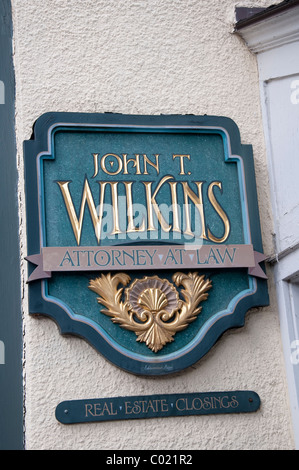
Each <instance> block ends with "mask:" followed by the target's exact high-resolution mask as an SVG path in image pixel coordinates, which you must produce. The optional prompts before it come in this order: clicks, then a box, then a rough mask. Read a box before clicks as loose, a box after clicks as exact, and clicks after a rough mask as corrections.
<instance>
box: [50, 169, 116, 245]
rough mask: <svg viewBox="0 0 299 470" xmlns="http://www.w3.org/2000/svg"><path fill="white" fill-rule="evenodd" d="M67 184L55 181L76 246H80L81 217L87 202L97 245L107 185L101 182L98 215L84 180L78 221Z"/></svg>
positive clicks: (67, 182) (86, 182)
mask: <svg viewBox="0 0 299 470" xmlns="http://www.w3.org/2000/svg"><path fill="white" fill-rule="evenodd" d="M69 183H70V181H57V184H58V186H59V188H60V190H61V193H62V196H63V199H64V203H65V206H66V209H67V213H68V216H69V218H70V221H71V225H72V228H73V232H74V235H75V238H76V241H77V244H78V245H79V244H80V239H81V233H82V224H83V216H84V210H85V204H86V202H87V205H88V208H89V212H90V215H91V220H92V223H93V226H94V231H95V236H96V238H97V241H98V243H99V241H100V237H101V228H102V218H103V207H104V193H105V188H106V185H107V184H108V183H106V182H103V183H100V188H101V190H100V193H101V196H100V213H99V215H98V214H97V210H96V207H95V203H94V200H93V197H92V193H91V190H90V187H89V183H88V181H87V178H86V179H85V183H84V188H83V195H82V200H81V208H80V215H79V219H78V217H77V214H76V211H75V208H74V204H73V200H72V197H71V195H70V190H69Z"/></svg>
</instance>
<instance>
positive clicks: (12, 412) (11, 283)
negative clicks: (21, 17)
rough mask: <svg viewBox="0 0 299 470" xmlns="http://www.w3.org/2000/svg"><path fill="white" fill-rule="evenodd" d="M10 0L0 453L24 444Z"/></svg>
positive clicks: (3, 127)
mask: <svg viewBox="0 0 299 470" xmlns="http://www.w3.org/2000/svg"><path fill="white" fill-rule="evenodd" d="M14 115H15V78H14V67H13V59H12V13H11V4H10V0H1V2H0V163H1V171H0V216H1V224H0V240H1V264H0V299H1V307H0V450H21V449H23V448H24V445H23V387H22V384H23V380H22V314H21V294H20V292H21V289H20V286H21V283H20V254H19V221H18V199H17V182H18V174H17V166H16V139H15V118H14Z"/></svg>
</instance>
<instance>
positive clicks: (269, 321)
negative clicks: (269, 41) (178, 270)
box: [12, 0, 293, 450]
mask: <svg viewBox="0 0 299 470" xmlns="http://www.w3.org/2000/svg"><path fill="white" fill-rule="evenodd" d="M271 3H275V2H273V0H272V1H271ZM276 3H277V2H276ZM236 4H237V2H235V1H233V0H225V1H219V0H129V1H128V0H109V1H107V0H97V1H94V0H68V1H66V0H13V1H12V7H13V21H14V62H15V73H16V127H17V149H18V154H17V158H18V168H19V174H20V182H19V201H20V234H21V250H22V257H24V256H26V254H27V253H26V237H25V234H26V225H25V224H26V221H25V207H24V205H25V200H24V187H23V154H22V144H23V141H24V140H26V139H28V138H30V136H31V131H32V125H33V123H34V121H35V120H36V119H37V118H38V117H39V116H40V115H41V114H43V113H44V112H47V111H77V112H105V111H111V112H119V113H131V114H160V113H163V114H213V115H224V116H228V117H231V118H232V119H234V120H235V122H236V123H237V125H238V126H239V128H240V132H241V138H242V143H244V144H246V143H249V144H253V151H254V157H255V164H256V177H257V185H258V195H259V203H260V216H261V222H262V235H263V241H264V251H265V253H266V254H271V253H272V235H271V230H272V223H271V209H270V201H269V189H268V183H267V179H268V177H267V164H266V157H265V147H264V140H263V134H262V123H261V112H260V104H259V89H258V78H257V66H256V60H255V57H254V56H253V55H251V53H250V52H249V51H248V50H247V48H246V46H245V45H244V43H243V42H242V41H241V40H240V38H238V37H237V36H236V35H234V34H232V29H233V26H232V25H233V21H234V7H235V5H236ZM269 4H270V2H269V1H267V0H256V1H255V2H254V6H268V5H269ZM239 6H240V5H239ZM242 6H252V3H251V2H248V1H245V0H244V1H243V2H242ZM22 274H23V286H22V292H23V312H22V313H23V317H24V350H25V353H24V382H25V407H26V413H25V426H26V427H25V438H26V448H27V449H154V450H155V449H288V448H292V447H293V437H292V430H291V424H290V415H289V405H288V396H287V387H286V381H285V372H284V364H283V356H282V350H281V340H280V329H279V321H278V315H277V307H276V300H275V290H274V287H273V283H272V280H271V272H269V275H270V280H269V288H270V298H271V305H270V307H268V308H264V309H255V310H253V311H251V312H249V313H248V315H247V321H246V325H245V327H244V328H243V329H239V330H236V331H230V332H228V333H226V334H225V335H224V336H223V337H222V338H221V340H220V341H219V342H218V343H217V345H216V347H214V348H213V349H212V350H211V351H210V352H209V353H208V355H207V356H206V357H205V358H204V359H203V360H201V361H200V362H199V363H198V364H197V365H196V366H194V367H192V368H190V369H188V370H186V371H183V372H181V373H179V374H176V375H174V376H170V377H165V378H145V377H135V376H133V375H131V374H127V373H125V372H123V371H121V370H118V369H117V368H116V367H114V366H112V365H110V364H109V363H108V362H107V361H106V360H105V359H103V358H102V357H101V356H100V355H99V354H98V353H97V352H95V351H94V350H93V349H92V348H91V347H90V346H89V345H88V344H87V343H85V342H84V341H83V340H80V339H78V338H74V337H71V338H69V337H62V336H61V335H60V334H59V331H58V328H57V326H56V325H55V324H54V322H52V321H51V320H49V319H46V318H39V319H37V318H31V317H29V315H28V306H27V286H26V283H25V281H26V280H25V274H26V266H25V264H24V265H23V266H22ZM233 389H251V390H255V391H256V392H257V393H258V394H259V395H260V397H261V402H262V405H261V409H260V410H259V411H258V412H257V413H255V414H248V415H246V414H243V415H242V414H241V415H222V416H220V415H218V416H217V415H214V416H201V417H187V418H167V419H162V418H160V419H153V420H137V421H120V422H107V423H99V424H96V423H94V424H84V425H73V426H64V425H62V424H60V423H58V422H57V421H56V419H55V415H54V411H55V408H56V406H57V404H58V403H59V402H60V401H64V400H68V399H80V398H92V397H110V396H118V395H135V394H154V393H170V392H177V393H179V392H203V391H212V390H233Z"/></svg>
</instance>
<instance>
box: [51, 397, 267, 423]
mask: <svg viewBox="0 0 299 470" xmlns="http://www.w3.org/2000/svg"><path fill="white" fill-rule="evenodd" d="M259 407H260V397H259V396H258V394H257V393H256V392H253V391H251V390H236V391H227V392H223V391H222V392H207V393H173V394H161V395H145V396H138V395H137V396H129V397H110V398H93V399H85V400H68V401H63V402H61V403H59V405H58V406H57V407H56V412H55V415H56V419H57V420H58V421H60V422H61V423H63V424H75V423H92V422H100V421H115V420H125V419H147V418H167V417H169V416H176V417H178V416H198V415H208V414H230V413H252V412H254V411H257V410H258V409H259Z"/></svg>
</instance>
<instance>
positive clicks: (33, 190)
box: [24, 112, 269, 375]
mask: <svg viewBox="0 0 299 470" xmlns="http://www.w3.org/2000/svg"><path fill="white" fill-rule="evenodd" d="M61 126H76V127H93V126H94V127H101V126H102V127H110V128H112V129H113V128H114V129H117V128H120V127H121V128H126V127H130V128H133V129H134V128H142V127H145V128H147V129H149V128H153V129H154V128H160V129H165V130H166V129H174V128H176V127H179V128H186V129H190V128H193V129H194V128H195V129H196V128H197V129H199V128H200V129H202V130H203V129H206V130H208V129H210V130H214V132H215V131H216V129H217V130H218V132H223V133H224V135H225V136H226V138H227V145H228V149H229V158H231V159H232V158H238V159H240V162H241V165H242V169H243V171H242V175H239V178H240V177H242V178H243V186H244V190H245V196H246V209H247V218H248V220H247V223H248V227H249V236H250V240H247V243H248V242H251V244H252V245H253V248H254V250H255V251H257V252H259V253H263V245H262V237H261V228H260V218H259V210H258V199H257V189H256V181H255V170H254V159H253V152H252V146H251V145H247V144H246V145H244V144H241V139H240V132H239V129H238V127H237V125H236V123H235V122H234V121H233V120H232V119H230V118H227V117H223V116H206V115H204V116H195V115H125V114H114V113H104V114H98V113H68V112H50V113H45V114H43V115H42V116H40V117H39V118H38V119H37V121H36V122H35V124H34V128H33V134H32V136H31V139H30V140H27V141H25V142H24V160H25V165H24V166H25V195H26V214H27V250H28V256H29V255H34V254H37V253H39V252H40V250H41V248H42V238H43V237H42V233H41V232H42V229H41V221H40V210H41V208H40V204H41V196H40V188H39V177H40V174H39V159H40V157H41V155H47V154H48V155H50V154H51V136H52V132H53V130H54V129H55V128H57V127H61ZM261 266H262V267H263V269H265V266H264V263H261ZM33 269H34V266H33V265H32V264H31V263H28V277H29V276H30V274H31V273H32V271H33ZM45 282H46V281H43V280H35V281H33V282H31V283H30V284H29V312H30V314H32V315H34V314H41V315H46V316H49V317H51V318H52V319H53V320H54V321H55V322H56V324H57V325H58V327H59V330H60V334H62V335H68V334H72V335H75V336H79V337H82V338H84V339H85V340H86V341H87V342H88V343H90V344H91V345H92V346H93V347H94V348H95V349H96V350H97V351H99V352H100V353H101V354H102V355H103V356H104V357H105V358H106V359H107V360H108V361H109V362H111V363H113V364H114V365H116V366H118V367H120V368H121V369H123V370H126V371H127V372H131V373H133V374H137V375H166V374H171V373H176V372H178V371H180V370H182V369H186V368H188V367H189V366H192V365H193V364H194V363H196V362H198V361H199V360H200V359H201V358H202V357H203V356H205V355H206V354H207V353H208V352H209V350H210V349H211V348H212V347H213V346H214V344H215V343H216V342H217V341H218V339H219V338H220V337H221V336H222V334H223V333H224V332H225V331H227V330H228V329H231V328H238V327H242V326H243V325H244V323H245V315H246V313H247V311H248V310H249V309H250V308H253V307H262V306H267V305H269V297H268V288H267V281H266V279H261V278H254V282H255V285H256V288H255V290H254V292H253V293H251V294H250V295H246V296H243V297H241V298H240V299H239V300H238V301H237V303H236V305H235V306H234V308H233V311H232V312H231V313H232V314H230V315H225V316H224V317H222V318H220V319H218V320H217V321H216V323H215V324H214V325H213V328H209V329H208V330H207V332H206V333H205V335H204V337H203V339H202V340H201V341H200V344H198V345H197V346H196V347H194V348H193V349H191V350H190V351H189V352H187V353H186V354H184V355H183V356H181V357H178V358H176V359H172V360H170V361H164V362H162V361H161V359H159V358H157V359H155V360H151V361H142V360H136V358H132V357H129V356H127V355H125V354H123V352H121V350H117V349H115V347H114V346H113V345H112V344H111V343H110V342H109V341H108V339H107V337H106V338H103V337H101V335H100V334H99V332H98V331H95V329H94V328H93V327H92V326H91V325H89V324H87V323H84V322H82V321H77V320H75V319H74V318H71V317H70V316H69V315H68V313H67V311H66V310H65V309H64V308H63V306H62V305H58V304H57V303H54V302H51V301H49V300H47V299H46V296H45Z"/></svg>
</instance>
